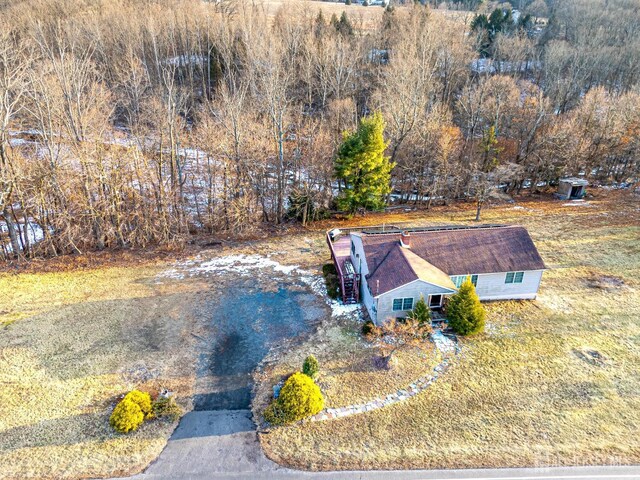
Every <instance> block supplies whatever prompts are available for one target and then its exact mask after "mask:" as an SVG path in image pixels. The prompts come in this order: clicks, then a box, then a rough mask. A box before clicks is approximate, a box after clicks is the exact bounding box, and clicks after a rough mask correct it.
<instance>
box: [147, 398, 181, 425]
mask: <svg viewBox="0 0 640 480" xmlns="http://www.w3.org/2000/svg"><path fill="white" fill-rule="evenodd" d="M152 407H153V415H154V416H155V417H157V418H164V419H167V420H169V421H170V422H175V421H177V420H178V419H179V418H180V417H181V416H182V408H180V405H178V404H177V403H176V401H175V399H174V398H173V397H158V399H157V400H156V401H154V402H153V404H152Z"/></svg>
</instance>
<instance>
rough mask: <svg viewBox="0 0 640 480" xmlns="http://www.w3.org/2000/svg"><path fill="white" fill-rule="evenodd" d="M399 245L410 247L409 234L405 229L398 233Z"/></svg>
mask: <svg viewBox="0 0 640 480" xmlns="http://www.w3.org/2000/svg"><path fill="white" fill-rule="evenodd" d="M400 246H402V247H404V248H411V235H410V234H409V232H408V231H406V230H405V231H404V232H402V233H401V234H400Z"/></svg>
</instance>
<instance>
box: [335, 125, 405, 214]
mask: <svg viewBox="0 0 640 480" xmlns="http://www.w3.org/2000/svg"><path fill="white" fill-rule="evenodd" d="M383 132H384V120H383V119H382V114H381V113H380V112H376V113H374V114H373V115H371V116H368V117H364V118H362V120H361V121H360V125H359V126H358V129H357V130H356V131H355V132H352V133H348V132H346V133H345V134H344V139H343V142H342V145H341V146H340V149H339V150H338V156H337V159H336V165H335V167H336V175H337V177H338V179H339V180H341V181H342V182H343V184H344V190H343V191H342V193H341V195H340V196H339V197H338V199H337V204H338V208H340V209H341V210H346V211H349V212H355V211H356V210H358V208H366V209H370V210H380V209H382V208H383V207H384V205H385V197H386V196H387V195H388V194H389V192H390V191H391V187H390V186H389V182H390V179H391V169H392V168H393V167H394V164H392V163H391V162H389V157H387V156H385V154H384V151H385V149H386V148H387V144H386V143H385V141H384V137H383Z"/></svg>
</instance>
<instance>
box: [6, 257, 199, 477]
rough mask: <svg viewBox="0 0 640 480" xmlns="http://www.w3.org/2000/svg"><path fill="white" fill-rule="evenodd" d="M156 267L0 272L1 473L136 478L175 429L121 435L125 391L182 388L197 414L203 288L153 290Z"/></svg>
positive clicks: (148, 427)
mask: <svg viewBox="0 0 640 480" xmlns="http://www.w3.org/2000/svg"><path fill="white" fill-rule="evenodd" d="M158 271H159V266H157V265H153V264H148V265H141V266H135V267H115V268H110V267H103V268H97V269H87V270H71V271H67V272H59V273H23V274H20V275H14V274H2V275H0V386H1V388H0V478H38V479H40V478H68V477H71V478H85V477H92V476H110V475H119V474H126V473H131V472H134V471H138V470H140V469H141V468H142V467H143V466H145V465H146V464H148V463H149V462H150V461H151V460H153V459H154V458H155V457H156V456H157V455H158V454H159V452H160V451H161V449H162V448H163V447H164V445H165V443H166V439H167V438H168V436H169V435H170V433H171V431H172V430H173V428H174V425H171V424H168V423H164V422H161V421H154V422H150V423H148V424H145V425H143V426H142V427H141V428H140V430H138V431H137V432H135V433H134V434H131V435H117V434H115V433H114V432H113V431H112V430H111V429H110V427H109V424H108V419H109V415H110V412H111V410H112V408H113V405H114V403H115V401H116V400H117V397H118V395H120V394H122V393H125V392H126V391H128V390H129V389H131V388H134V387H138V388H142V389H147V390H150V391H152V390H156V389H158V388H161V387H164V388H168V389H170V390H172V391H175V392H176V395H177V398H178V399H179V400H180V402H181V403H182V405H183V406H184V407H186V408H189V406H190V405H189V402H190V396H191V394H192V391H191V390H192V387H193V372H194V368H193V362H194V356H193V355H194V354H193V348H192V347H191V345H192V339H191V335H190V333H189V332H190V328H191V326H192V323H193V312H192V309H191V308H190V307H189V301H191V300H193V298H194V295H195V294H194V293H193V291H194V290H195V286H196V285H195V284H194V283H193V282H191V283H190V284H189V283H175V282H174V283H171V282H164V283H163V284H156V281H155V275H156V273H157V272H158Z"/></svg>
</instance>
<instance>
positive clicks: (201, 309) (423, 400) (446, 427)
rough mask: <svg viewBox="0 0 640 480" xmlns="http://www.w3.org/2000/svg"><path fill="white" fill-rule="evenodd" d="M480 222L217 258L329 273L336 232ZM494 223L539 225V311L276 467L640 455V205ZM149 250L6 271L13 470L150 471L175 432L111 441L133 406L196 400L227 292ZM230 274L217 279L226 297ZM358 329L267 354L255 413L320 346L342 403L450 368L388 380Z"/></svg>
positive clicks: (1, 454)
mask: <svg viewBox="0 0 640 480" xmlns="http://www.w3.org/2000/svg"><path fill="white" fill-rule="evenodd" d="M473 213H474V212H473V211H472V206H470V205H454V206H449V207H442V208H436V209H433V210H432V211H430V212H400V213H396V214H393V215H391V214H387V215H367V216H366V217H358V218H354V219H345V220H342V221H340V220H335V221H330V222H329V221H328V222H326V223H321V224H317V225H315V226H314V227H313V230H308V231H302V232H300V229H299V228H296V227H294V228H292V229H291V230H290V232H289V235H288V236H287V237H286V241H283V238H285V237H273V238H270V239H265V240H256V241H253V242H245V243H243V244H241V245H238V246H237V247H233V248H224V249H222V250H221V252H217V251H213V252H212V253H211V254H212V255H218V254H228V253H256V254H263V255H267V254H271V255H273V256H272V257H271V258H273V259H275V260H277V261H279V262H281V263H289V264H291V263H298V264H300V265H301V267H302V268H305V269H312V270H316V271H317V270H318V269H319V267H320V266H321V265H323V264H324V263H325V262H326V261H327V259H328V251H327V247H326V244H325V243H324V236H323V233H322V231H323V229H326V228H328V227H330V226H331V227H333V226H336V225H341V226H347V225H353V224H355V223H360V224H378V223H382V222H385V223H387V224H392V223H395V224H406V225H412V224H413V225H417V224H427V223H436V224H441V223H451V222H454V223H466V222H469V221H470V219H472V218H473ZM484 217H485V220H486V221H490V222H503V223H507V222H509V223H521V224H524V225H526V226H527V227H528V228H529V230H530V232H531V234H532V236H533V237H534V240H535V241H536V243H537V245H538V247H539V249H540V252H541V253H542V255H543V257H544V259H545V261H546V262H547V265H548V267H549V268H550V270H549V271H548V272H547V273H545V276H544V279H543V283H542V289H541V291H540V297H539V299H538V301H536V302H523V303H518V302H503V303H494V304H491V305H490V306H489V309H490V315H489V326H488V329H487V334H485V335H483V336H481V337H478V338H474V339H470V340H465V341H464V349H463V355H462V356H461V357H460V358H459V359H458V360H457V361H456V363H455V364H454V365H453V366H452V367H451V369H450V370H449V372H448V373H447V374H446V376H445V377H443V378H441V379H440V380H439V381H438V382H437V383H436V384H434V385H433V386H432V387H431V388H430V389H429V390H428V391H427V392H424V393H422V394H420V395H418V396H416V397H414V398H412V399H411V400H409V401H407V402H405V403H403V404H398V405H395V406H392V407H389V408H385V409H381V410H378V411H374V412H370V413H367V414H364V415H358V416H354V417H350V418H345V419H341V420H335V421H330V422H323V423H315V424H311V425H302V426H293V427H287V428H281V429H274V430H272V431H271V433H270V434H268V435H263V436H261V442H262V445H263V447H264V449H265V451H266V452H267V454H268V455H269V456H270V457H271V458H273V459H275V460H277V461H279V462H281V463H284V464H288V465H293V466H297V467H302V468H313V469H331V468H338V469H340V468H392V467H422V468H425V467H450V466H462V467H465V466H468V467H471V466H494V465H530V464H536V463H538V464H539V463H544V464H549V463H561V464H572V463H585V462H589V463H591V462H592V463H603V462H604V463H606V462H611V461H619V462H624V463H638V462H639V461H640V440H638V435H637V432H638V431H640V396H639V392H640V373H639V371H638V369H637V365H638V364H639V361H640V341H639V340H640V327H639V322H638V317H639V316H640V301H639V298H640V295H639V294H638V289H639V288H640V241H639V239H640V227H639V225H640V201H639V199H638V197H633V196H631V195H630V194H626V193H621V194H610V195H608V196H606V197H605V196H598V197H597V198H596V199H594V200H591V201H589V202H588V203H587V205H586V206H580V207H565V206H563V203H562V202H556V201H535V202H533V201H532V202H527V201H521V202H520V203H519V204H518V205H506V206H501V207H492V208H489V209H487V210H486V212H485V215H484ZM139 258H141V257H139V256H134V257H133V258H131V259H129V260H130V261H129V260H127V261H126V262H125V261H120V262H114V263H110V262H106V263H105V265H104V266H100V267H97V266H88V267H87V266H85V267H84V268H71V269H68V270H64V271H62V270H60V271H58V270H56V265H57V264H55V263H51V265H50V267H51V268H47V269H45V270H51V271H50V272H47V271H44V272H39V273H35V272H32V273H20V274H17V275H16V274H11V273H2V274H0V387H1V388H0V478H38V479H40V478H87V477H109V476H118V475H125V474H129V473H134V472H137V471H140V470H141V469H142V468H144V467H145V466H146V465H147V464H148V463H149V462H151V461H152V460H153V459H154V458H155V457H156V456H157V455H158V454H159V452H160V451H161V450H162V448H163V446H164V445H165V443H166V439H167V438H168V436H169V435H170V433H171V431H172V430H173V427H174V425H170V424H166V423H162V422H150V423H148V424H145V425H143V426H142V428H141V429H140V430H139V431H137V432H135V433H134V434H131V435H126V436H123V435H117V434H115V433H113V432H112V431H111V429H110V428H109V425H108V418H109V414H110V412H111V410H112V408H113V406H114V404H115V402H116V401H117V398H118V396H119V395H121V394H122V393H125V392H126V391H128V390H129V389H131V388H134V387H138V388H143V389H148V390H156V389H159V388H168V389H170V390H173V391H174V392H176V395H177V398H178V399H179V401H180V402H181V403H182V405H183V406H184V407H185V408H186V409H189V408H190V407H191V399H192V397H193V395H194V393H195V388H196V387H195V362H196V358H197V354H198V343H197V342H198V340H197V337H196V336H197V335H199V334H200V333H202V331H203V330H201V329H202V328H203V327H202V319H206V318H210V313H211V310H210V309H211V308H215V298H214V297H215V289H214V288H212V287H213V285H212V284H211V283H207V280H206V279H204V278H199V277H194V278H186V279H183V280H177V279H174V280H172V279H169V278H162V281H161V283H158V273H159V272H161V271H164V270H166V269H167V268H170V267H171V262H170V261H168V262H160V261H151V260H139V261H138V260H137V259H139ZM74 261H75V257H72V258H69V259H65V260H63V263H65V262H74ZM114 264H117V265H120V266H114ZM110 265H111V266H110ZM61 266H63V267H64V265H61ZM264 276H265V277H268V275H264ZM228 278H230V277H225V278H224V279H214V280H212V281H215V282H217V283H219V285H217V287H216V288H224V284H225V282H224V281H221V280H225V279H228ZM261 278H262V277H261ZM211 292H214V293H211ZM359 327H360V326H359V325H358V324H357V323H356V322H353V321H349V320H345V319H343V320H335V319H332V320H331V321H326V322H324V324H323V326H322V327H321V328H320V330H319V332H318V334H317V335H316V336H315V337H314V338H313V339H312V340H311V341H308V342H306V343H304V344H302V345H300V346H299V347H298V348H291V349H290V350H289V351H288V352H287V354H286V355H285V356H284V357H283V358H270V359H268V361H267V362H266V364H265V368H264V369H263V370H262V371H261V372H260V373H259V374H257V375H256V377H257V378H258V379H259V380H260V381H259V384H258V385H257V388H256V392H257V396H256V401H255V404H256V408H258V407H259V405H260V404H261V403H262V404H265V403H266V401H267V399H268V396H269V392H270V389H271V387H272V385H273V383H275V381H277V379H278V378H280V377H281V376H282V375H284V374H286V373H289V372H290V371H292V370H295V369H299V368H300V367H301V364H302V361H303V359H304V357H305V356H306V355H307V354H309V353H314V354H315V355H316V356H317V357H318V358H319V360H320V362H321V366H322V369H323V376H322V378H321V379H320V381H321V383H322V385H323V388H324V389H325V391H326V394H327V402H328V405H329V406H341V405H347V404H351V403H355V402H361V401H365V400H368V399H370V398H372V397H375V396H378V395H379V394H380V393H389V392H390V391H393V390H394V389H397V388H398V387H403V386H406V384H407V383H408V382H409V381H411V380H413V379H414V378H415V377H418V376H420V375H422V374H423V373H425V372H428V371H430V369H431V367H432V366H433V364H434V363H435V362H437V355H436V354H435V353H434V354H430V352H426V354H425V356H424V357H421V356H419V355H418V354H417V352H410V351H407V352H403V353H401V354H400V355H398V363H399V364H398V368H397V369H396V370H395V371H393V372H392V373H391V374H389V373H387V372H380V371H377V370H375V369H373V368H372V361H371V360H372V358H373V356H374V355H376V352H375V349H372V348H370V347H368V346H367V344H365V343H363V342H362V340H361V339H360V337H359V334H358V331H359ZM194 334H195V335H194Z"/></svg>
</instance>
